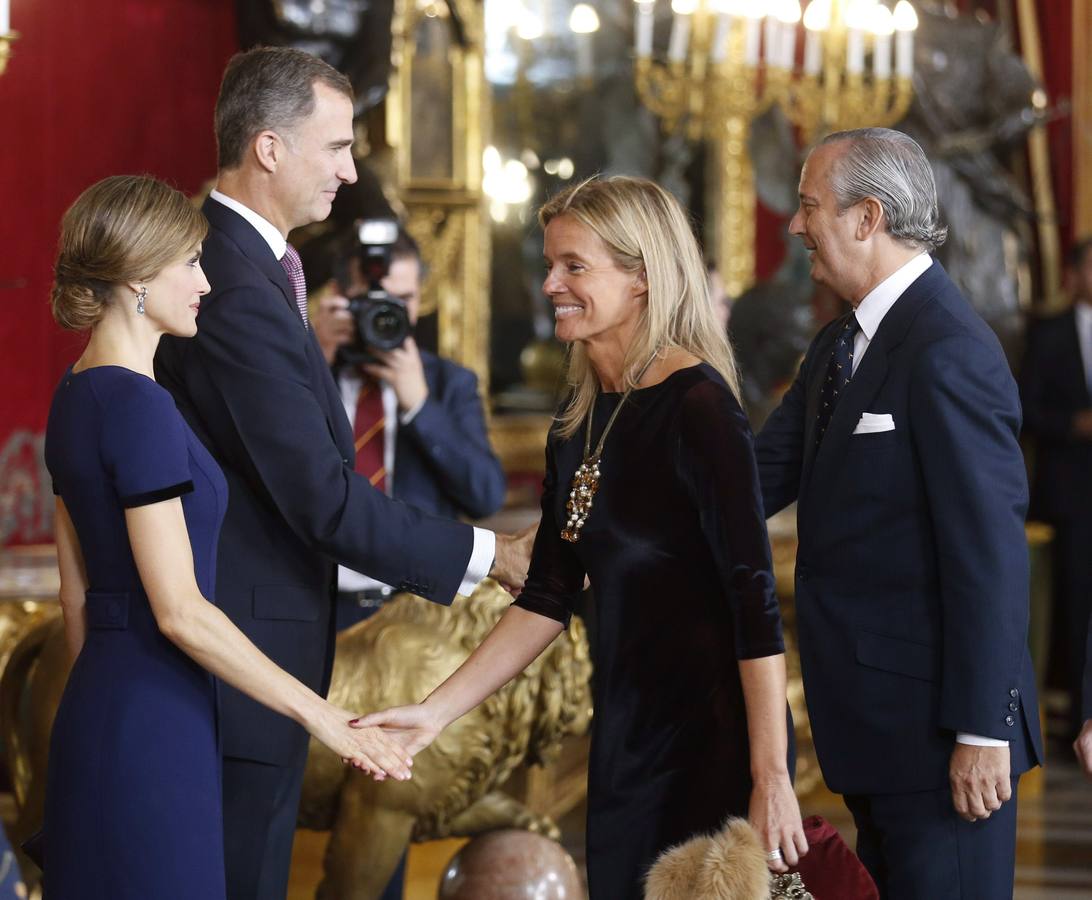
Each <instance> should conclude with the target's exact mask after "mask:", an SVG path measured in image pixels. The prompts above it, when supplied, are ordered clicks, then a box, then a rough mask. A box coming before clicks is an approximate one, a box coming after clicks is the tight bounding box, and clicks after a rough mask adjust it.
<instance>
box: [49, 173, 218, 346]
mask: <svg viewBox="0 0 1092 900" xmlns="http://www.w3.org/2000/svg"><path fill="white" fill-rule="evenodd" d="M207 233H208V222H206V221H205V217H204V216H203V215H202V214H201V211H200V210H199V209H197V208H196V207H195V206H193V204H191V203H190V201H189V200H188V199H187V198H186V196H185V195H184V194H183V193H182V192H181V191H177V190H175V189H174V188H172V187H170V186H168V185H166V184H164V183H163V182H162V181H158V180H157V179H155V178H151V177H149V176H147V175H113V176H111V177H109V178H104V179H103V180H102V181H100V182H98V183H96V184H93V185H91V187H89V188H88V189H87V190H86V191H84V192H83V193H82V194H80V196H79V197H78V198H77V199H76V202H75V203H73V204H72V206H71V207H69V209H68V212H66V213H65V214H64V219H63V220H62V221H61V240H60V246H59V248H58V252H57V263H56V266H55V267H54V281H53V290H52V293H51V296H50V303H51V305H52V307H53V318H54V319H56V320H57V324H58V325H60V326H61V327H62V328H67V329H70V330H72V331H85V330H87V329H88V328H91V327H92V326H93V325H95V324H96V323H97V322H98V321H99V320H100V319H101V318H102V317H103V315H104V313H105V312H106V305H107V303H108V302H109V299H110V294H111V292H112V291H113V289H114V288H115V287H116V286H117V285H119V284H125V283H127V282H134V281H150V280H151V279H153V278H155V276H156V275H158V274H159V273H160V272H161V271H163V269H165V268H166V267H167V266H168V265H170V264H171V263H173V262H175V261H177V260H178V259H180V258H181V257H182V256H184V255H185V254H186V253H188V252H189V251H190V250H192V249H193V248H194V247H196V246H197V244H199V243H200V242H201V241H203V240H204V238H205V235H206V234H207Z"/></svg>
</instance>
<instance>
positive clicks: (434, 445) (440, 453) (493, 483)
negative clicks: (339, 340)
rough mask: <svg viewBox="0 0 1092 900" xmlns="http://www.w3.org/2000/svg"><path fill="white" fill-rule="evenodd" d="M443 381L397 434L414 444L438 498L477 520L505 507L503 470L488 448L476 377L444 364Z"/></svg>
mask: <svg viewBox="0 0 1092 900" xmlns="http://www.w3.org/2000/svg"><path fill="white" fill-rule="evenodd" d="M441 364H442V363H441ZM443 379H444V381H443V384H442V385H438V388H439V390H440V391H441V392H442V395H441V396H439V397H437V396H434V395H433V394H432V393H430V394H429V397H428V399H427V400H425V403H424V406H422V407H421V409H420V410H418V412H417V415H415V416H414V417H413V419H412V420H411V421H410V422H409V423H408V424H406V425H399V429H400V430H401V431H404V433H405V435H406V437H407V438H408V439H409V440H411V441H413V443H414V445H415V446H416V447H417V449H418V451H419V452H420V454H421V455H422V457H423V458H424V459H425V460H426V462H427V464H428V467H429V470H430V471H431V472H432V473H433V475H434V477H435V479H436V482H437V484H438V485H439V486H440V489H441V490H442V491H443V493H444V494H446V495H447V497H448V498H449V499H450V500H451V501H452V502H453V503H454V504H455V506H457V507H458V508H459V509H460V510H461V511H462V512H463V513H464V514H465V515H467V516H468V517H470V518H471V519H482V518H485V517H486V516H489V515H492V514H493V513H495V512H496V511H497V510H498V509H500V506H501V504H502V503H503V502H504V489H505V482H504V470H503V469H502V468H501V464H500V461H499V460H498V459H497V457H496V456H495V455H494V453H493V448H492V447H491V446H490V445H489V435H488V432H487V431H486V427H485V413H484V412H483V409H482V398H481V396H480V395H479V393H478V379H477V377H476V376H475V375H474V373H473V372H471V371H469V370H468V369H464V368H462V367H461V366H456V365H454V364H452V363H448V364H446V365H445V366H444V374H443Z"/></svg>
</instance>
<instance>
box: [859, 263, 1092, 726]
mask: <svg viewBox="0 0 1092 900" xmlns="http://www.w3.org/2000/svg"><path fill="white" fill-rule="evenodd" d="M932 264H933V259H932V257H931V256H929V254H928V253H919V254H918V255H917V256H915V257H914V258H913V259H912V260H910V261H909V262H908V263H904V264H903V265H902V266H900V267H899V268H897V269H896V270H895V271H894V272H892V273H891V274H890V275H888V276H887V277H886V278H885V279H884V280H883V281H881V282H880V283H879V284H877V285H876V286H875V287H874V288H873V289H872V290H871V291H869V292H868V293H867V294H865V297H864V299H863V300H862V301H861V302H860V303H859V304H858V305H857V310H856V315H857V324H858V325H860V326H861V330H860V331H858V332H857V335H856V337H854V339H853V371H854V373H856V371H857V367H858V366H859V365H860V364H861V359H863V358H864V355H865V353H866V352H867V351H868V345H869V344H870V343H872V339H873V338H874V337H875V336H876V331H877V330H878V329H879V327H880V322H882V321H883V317H884V316H886V315H887V313H888V310H890V309H891V307H892V306H894V305H895V303H896V302H897V301H898V299H899V297H901V296H902V295H903V294H904V293H906V289H907V288H908V287H910V285H912V284H913V283H914V282H915V281H917V280H918V279H919V278H920V277H921V276H922V275H924V274H925V272H927V271H928V269H929V267H930V266H931V265H932ZM1089 314H1090V315H1092V310H1089ZM956 740H957V741H958V742H959V743H961V744H973V745H975V746H976V747H1007V746H1008V745H1009V742H1008V741H1000V740H997V739H996V738H990V737H982V736H981V735H978V734H967V733H966V732H963V731H959V732H957V733H956Z"/></svg>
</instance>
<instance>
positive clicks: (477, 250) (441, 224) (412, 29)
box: [384, 0, 490, 393]
mask: <svg viewBox="0 0 1092 900" xmlns="http://www.w3.org/2000/svg"><path fill="white" fill-rule="evenodd" d="M392 31H393V34H392V38H393V41H392V57H393V59H392V61H393V67H392V71H393V74H392V79H391V89H390V95H389V97H388V98H387V101H386V104H385V123H384V130H385V137H386V141H387V144H388V145H389V146H390V147H391V149H392V150H393V158H392V160H391V166H392V171H391V172H390V174H391V176H392V178H391V180H392V181H393V184H394V192H395V193H396V195H397V198H398V201H399V203H400V205H402V206H403V207H404V209H405V218H406V227H407V230H408V231H409V232H410V233H411V234H412V235H413V236H414V238H415V239H416V240H417V241H418V242H419V243H420V245H421V251H422V256H423V258H424V260H425V261H426V262H427V263H428V266H429V270H430V275H429V278H428V279H427V280H426V282H425V285H424V296H423V297H422V302H423V308H424V310H426V311H431V310H435V311H436V312H437V315H438V334H439V347H438V349H439V352H440V355H441V356H445V357H447V358H449V359H452V360H454V361H456V362H458V363H461V364H462V365H464V366H467V367H468V368H470V369H472V370H473V371H474V372H475V373H476V374H477V376H478V378H479V380H480V381H481V385H482V391H483V392H485V393H487V392H488V390H489V266H490V238H489V221H488V215H487V214H486V213H485V208H484V204H483V196H484V195H483V193H482V150H483V135H484V132H485V130H486V128H487V125H488V93H487V90H486V82H485V67H484V48H485V11H484V5H483V3H482V2H480V0H431V2H430V0H396V2H395V5H394V16H393V21H392Z"/></svg>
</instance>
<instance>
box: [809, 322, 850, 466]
mask: <svg viewBox="0 0 1092 900" xmlns="http://www.w3.org/2000/svg"><path fill="white" fill-rule="evenodd" d="M860 330H861V326H860V325H859V324H858V323H857V316H856V315H854V314H853V313H850V314H849V317H848V318H847V319H846V320H845V323H844V324H843V325H842V328H841V330H840V331H839V332H838V337H837V338H836V339H835V341H834V349H833V350H832V351H831V353H830V362H829V363H828V364H827V377H826V379H825V380H824V381H823V387H822V389H821V390H820V391H819V412H818V413H817V414H816V416H815V446H816V448H818V446H819V444H820V443H822V440H823V435H824V434H826V432H827V426H828V425H829V424H830V417H831V416H832V415H834V407H836V406H837V405H838V400H839V398H840V397H841V396H842V391H843V390H845V386H846V385H847V384H849V379H850V378H851V377H852V376H853V339H854V338H855V337H856V336H857V332H858V331H860Z"/></svg>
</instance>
